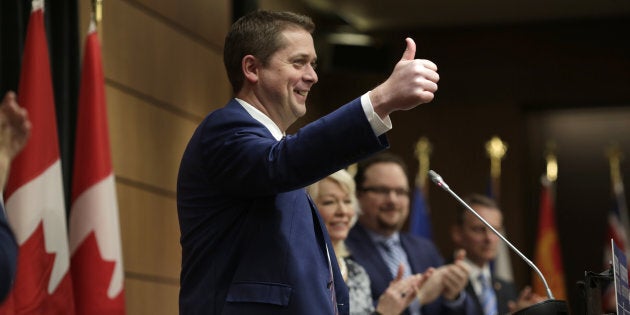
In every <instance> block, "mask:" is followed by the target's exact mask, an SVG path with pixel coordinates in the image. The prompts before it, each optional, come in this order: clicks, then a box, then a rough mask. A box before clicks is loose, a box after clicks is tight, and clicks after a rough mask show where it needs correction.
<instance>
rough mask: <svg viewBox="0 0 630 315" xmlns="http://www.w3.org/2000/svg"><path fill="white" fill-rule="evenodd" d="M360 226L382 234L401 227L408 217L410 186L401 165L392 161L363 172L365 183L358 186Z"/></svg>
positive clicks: (374, 165)
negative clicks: (360, 212)
mask: <svg viewBox="0 0 630 315" xmlns="http://www.w3.org/2000/svg"><path fill="white" fill-rule="evenodd" d="M357 197H358V199H359V206H360V207H361V210H362V211H363V214H362V215H361V216H360V217H359V221H360V222H361V224H362V225H363V226H364V227H366V228H368V229H370V230H372V231H374V232H376V233H379V234H382V235H391V234H392V233H394V232H395V231H398V230H400V229H401V228H402V225H403V223H404V222H405V220H406V219H407V216H408V215H409V184H408V183H407V175H406V174H405V172H404V171H403V169H402V168H401V167H400V165H398V164H396V163H391V162H384V163H376V164H372V165H371V166H370V167H368V168H367V169H366V170H365V181H364V182H363V184H362V185H361V187H357Z"/></svg>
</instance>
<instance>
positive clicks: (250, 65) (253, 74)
mask: <svg viewBox="0 0 630 315" xmlns="http://www.w3.org/2000/svg"><path fill="white" fill-rule="evenodd" d="M260 66H261V64H260V62H259V61H258V59H256V57H254V56H252V55H246V56H245V57H243V60H241V68H242V70H243V75H244V76H245V80H247V81H248V82H250V83H256V82H258V70H259V69H260Z"/></svg>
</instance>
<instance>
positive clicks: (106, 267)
mask: <svg viewBox="0 0 630 315" xmlns="http://www.w3.org/2000/svg"><path fill="white" fill-rule="evenodd" d="M106 109H107V108H106V105H105V84H104V81H103V68H102V64H101V52H100V47H99V43H98V36H97V33H96V31H95V24H94V22H93V21H92V23H91V24H90V31H89V32H88V35H87V39H86V42H85V55H84V59H83V72H82V76H81V88H80V90H79V109H78V114H77V130H76V142H75V156H74V171H73V181H72V208H71V210H70V249H71V253H72V265H71V266H72V267H71V269H72V280H73V283H74V295H75V300H76V309H77V313H78V314H125V295H124V290H123V287H124V277H123V264H122V254H121V245H120V243H121V242H120V227H119V222H118V203H117V198H116V187H115V183H114V174H113V171H112V162H111V154H110V146H109V136H108V126H107V110H106Z"/></svg>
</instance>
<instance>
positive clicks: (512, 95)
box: [301, 19, 630, 311]
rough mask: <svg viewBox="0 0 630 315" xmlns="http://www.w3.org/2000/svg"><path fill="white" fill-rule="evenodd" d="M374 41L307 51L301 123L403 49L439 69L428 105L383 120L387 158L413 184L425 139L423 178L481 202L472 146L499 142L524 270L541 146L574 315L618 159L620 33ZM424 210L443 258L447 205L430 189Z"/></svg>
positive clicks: (479, 161) (627, 144)
mask: <svg viewBox="0 0 630 315" xmlns="http://www.w3.org/2000/svg"><path fill="white" fill-rule="evenodd" d="M320 35H321V34H320ZM380 35H384V36H383V37H381V42H380V43H381V45H380V46H378V47H375V48H358V47H354V48H353V47H330V46H329V45H326V44H322V42H321V41H320V42H319V43H318V44H317V45H318V48H317V49H318V53H319V55H320V56H319V57H320V60H319V63H320V64H321V65H322V68H321V69H320V71H319V77H320V81H319V83H318V84H317V85H316V87H315V88H314V91H312V92H311V96H310V103H309V105H308V106H309V113H308V117H307V118H306V119H304V120H303V121H302V122H301V123H302V124H304V123H306V122H308V121H310V120H312V119H314V118H316V117H319V116H321V115H323V114H325V113H328V112H330V111H331V110H333V109H334V108H336V107H337V106H339V105H340V104H343V103H345V102H347V101H349V100H351V99H352V98H354V97H356V96H358V95H360V94H362V93H364V92H365V91H367V90H368V89H370V88H372V87H374V86H376V85H377V84H378V83H379V82H382V81H383V80H385V79H386V76H387V75H388V74H389V73H390V72H391V69H392V67H393V65H394V64H395V62H397V61H398V59H399V58H400V56H401V54H402V51H403V49H404V37H406V36H411V37H413V38H415V39H416V42H417V45H418V52H417V54H416V57H419V58H426V59H430V60H432V61H434V62H435V63H436V64H437V65H438V67H439V73H440V77H441V79H440V83H439V91H438V93H437V94H436V99H435V100H434V101H433V102H432V103H430V104H426V105H422V106H421V107H420V108H416V109H414V110H411V111H407V112H397V113H395V114H393V115H392V120H393V124H394V129H393V130H392V131H391V132H390V133H389V139H390V142H391V150H392V151H393V152H395V153H397V154H399V155H401V156H402V157H403V158H404V159H405V160H406V161H407V163H408V164H409V166H410V171H411V176H413V174H415V172H416V170H417V161H416V160H415V158H414V155H413V147H414V143H415V142H416V141H417V140H418V138H419V137H421V136H426V137H428V138H429V140H430V141H431V143H432V144H433V154H432V156H431V168H432V169H434V170H436V171H437V172H438V173H440V174H441V175H442V177H444V179H445V180H446V181H447V182H448V183H449V184H450V185H451V188H453V189H454V190H455V191H456V192H457V193H458V194H460V195H463V194H466V193H470V192H481V193H483V192H485V190H486V186H487V182H488V178H489V168H490V166H489V164H490V162H489V160H488V158H487V157H486V153H485V149H484V143H485V142H486V141H488V140H489V139H490V138H491V137H492V136H493V135H498V136H500V137H501V138H502V139H503V140H504V141H506V142H507V144H508V146H509V147H508V152H507V156H506V158H505V160H504V161H503V163H502V180H501V187H500V190H501V198H500V204H501V206H502V208H503V211H504V214H505V226H506V230H507V233H508V237H509V238H510V239H511V240H512V242H513V243H514V244H515V245H516V246H518V247H519V248H521V251H522V252H523V253H524V254H525V255H526V256H528V257H530V258H532V259H533V249H534V246H535V238H536V233H537V220H538V203H539V201H538V198H539V191H540V184H539V178H540V176H541V175H542V174H543V172H544V165H545V161H544V150H545V143H546V142H547V141H549V140H553V141H555V143H556V145H557V150H556V153H557V156H558V163H559V180H558V183H557V204H556V215H557V225H558V230H559V237H560V241H561V247H562V252H563V258H564V269H565V279H566V285H567V288H568V290H567V292H568V294H569V299H570V305H571V307H572V308H574V309H576V308H577V307H578V306H579V305H578V295H577V294H578V291H577V287H576V285H575V284H576V281H579V280H583V279H584V271H586V270H590V271H596V272H600V271H603V270H604V269H605V268H606V267H605V266H604V262H603V254H602V253H603V250H604V243H605V238H606V234H605V229H606V227H607V221H606V215H607V211H608V209H609V208H610V207H611V197H610V190H611V188H610V176H609V167H608V160H607V158H606V155H605V150H606V148H607V147H608V146H609V145H611V143H613V142H616V143H617V144H619V145H620V147H621V150H622V151H623V152H626V154H630V153H628V152H630V41H628V40H627V38H630V21H629V20H628V19H622V20H605V21H603V20H584V21H566V22H556V23H540V24H536V25H514V26H509V27H506V26H502V27H492V26H485V27H478V28H469V29H423V30H416V31H411V32H392V33H388V34H380ZM315 36H316V38H317V36H318V34H316V35H315ZM384 60H386V61H384ZM629 163H630V162H628V161H625V162H624V161H622V164H621V170H622V172H623V177H624V178H630V164H629ZM411 179H412V180H413V178H411ZM626 195H627V193H626ZM429 203H430V207H431V211H432V224H433V229H434V234H435V236H434V238H435V241H436V243H437V244H438V246H439V248H440V249H441V250H442V253H443V254H444V255H445V256H447V257H448V256H450V255H451V253H452V250H453V246H452V244H451V240H450V235H449V226H450V224H451V222H452V221H453V218H454V213H455V210H454V209H455V206H456V202H455V201H454V200H453V199H451V197H449V196H448V195H447V194H446V193H445V192H443V191H441V190H438V189H437V188H436V187H435V186H433V185H431V186H430V189H429ZM512 262H513V266H514V271H515V277H516V281H517V283H518V284H519V285H525V284H528V283H529V282H530V279H531V274H532V273H531V272H530V269H529V267H528V266H527V265H526V264H525V263H522V262H521V261H520V260H519V259H518V257H517V256H516V255H515V254H513V255H512ZM546 276H547V277H552V276H553V275H546ZM576 311H577V310H576Z"/></svg>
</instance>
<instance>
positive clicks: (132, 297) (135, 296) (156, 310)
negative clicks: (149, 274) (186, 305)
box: [125, 278, 179, 315]
mask: <svg viewBox="0 0 630 315" xmlns="http://www.w3.org/2000/svg"><path fill="white" fill-rule="evenodd" d="M125 290H126V298H127V314H130V315H173V314H179V309H178V305H177V296H178V294H179V288H178V286H176V285H169V284H164V283H154V282H152V281H150V280H142V279H129V278H127V279H126V280H125Z"/></svg>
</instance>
